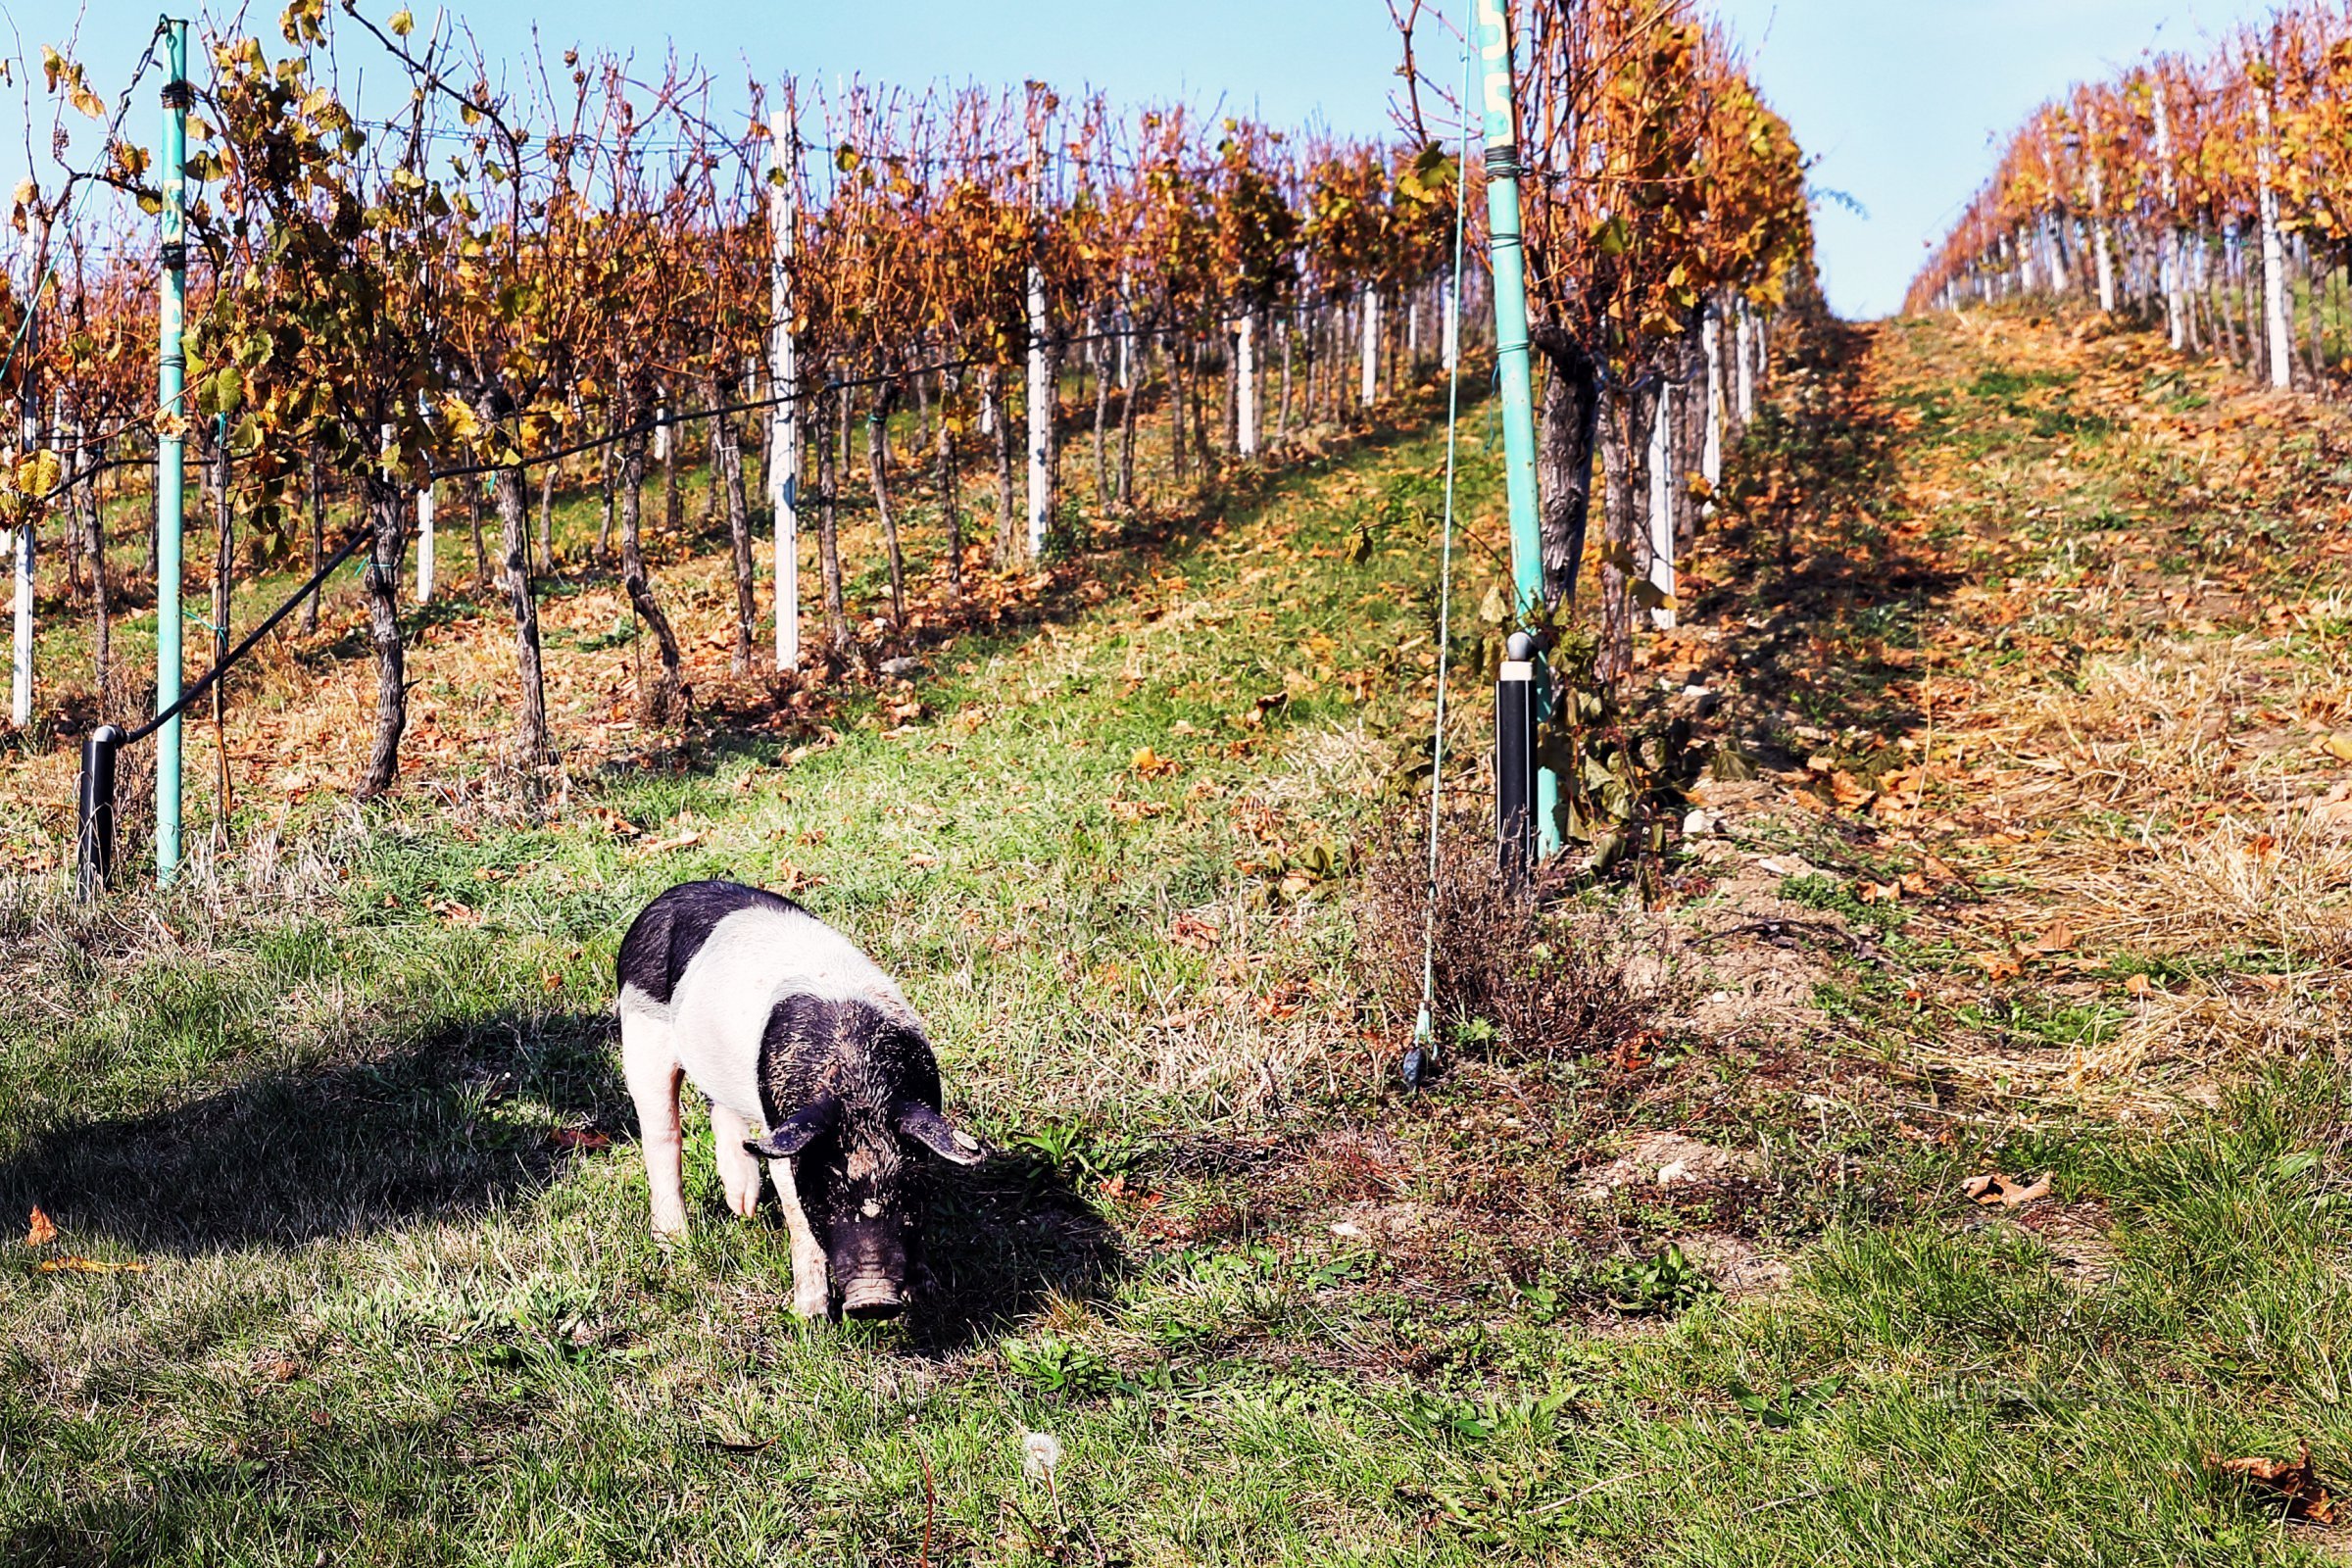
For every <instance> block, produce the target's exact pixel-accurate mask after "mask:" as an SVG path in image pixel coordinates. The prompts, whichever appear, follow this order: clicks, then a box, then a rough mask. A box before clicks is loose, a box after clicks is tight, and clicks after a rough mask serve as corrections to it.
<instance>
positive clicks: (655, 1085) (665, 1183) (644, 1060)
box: [620, 1006, 686, 1242]
mask: <svg viewBox="0 0 2352 1568" xmlns="http://www.w3.org/2000/svg"><path fill="white" fill-rule="evenodd" d="M620 1068H621V1075H622V1076H623V1077H625V1078H626V1079H627V1080H628V1084H629V1098H630V1099H631V1100H633V1101H635V1102H636V1103H637V1136H638V1140H639V1142H640V1144H641V1145H642V1147H643V1148H644V1150H645V1181H646V1186H647V1187H648V1188H649V1189H650V1191H651V1196H652V1199H653V1219H654V1235H655V1236H656V1237H657V1238H659V1239H660V1240H662V1241H664V1242H668V1241H675V1240H677V1239H679V1238H680V1237H683V1236H684V1235H685V1234H686V1192H685V1184H684V1180H683V1172H682V1171H681V1170H680V1169H679V1164H680V1160H681V1157H682V1151H683V1139H682V1137H681V1136H680V1133H679V1129H678V1083H679V1081H680V1080H681V1079H682V1078H684V1077H685V1073H684V1071H683V1069H681V1068H680V1067H679V1066H678V1056H677V1053H676V1052H674V1051H672V1050H671V1049H670V1045H669V1026H668V1025H667V1024H666V1023H664V1022H663V1021H662V1020H661V1019H659V1018H652V1017H648V1016H646V1015H645V1014H643V1013H633V1012H631V1011H630V1010H628V1008H626V1007H625V1006H624V1007H623V1008H622V1010H621V1015H620Z"/></svg>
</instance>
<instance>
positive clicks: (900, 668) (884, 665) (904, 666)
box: [877, 655, 923, 680]
mask: <svg viewBox="0 0 2352 1568" xmlns="http://www.w3.org/2000/svg"><path fill="white" fill-rule="evenodd" d="M877 667H879V668H880V670H881V671H882V673H883V674H885V675H887V676H889V677H890V678H891V679H892V680H912V679H913V678H914V677H915V676H917V675H919V674H921V673H922V672H923V662H922V661H921V660H919V659H908V658H907V657H906V656H905V655H901V656H900V657H899V658H897V659H885V660H884V661H882V662H881V664H880V665H879V666H877Z"/></svg>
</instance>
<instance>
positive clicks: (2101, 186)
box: [2082, 121, 2115, 316]
mask: <svg viewBox="0 0 2352 1568" xmlns="http://www.w3.org/2000/svg"><path fill="white" fill-rule="evenodd" d="M2083 131H2084V134H2083V137H2082V163H2083V166H2084V167H2085V168H2086V169H2088V170H2089V171H2090V243H2091V250H2092V251H2093V253H2094V254H2095V256H2096V257H2097V260H2098V268H2099V309H2100V310H2102V311H2104V312H2106V313H2107V314H2108V315H2110V316H2112V315H2114V314H2115V254H2114V252H2113V250H2112V249H2111V248H2110V247H2109V245H2108V243H2107V183H2106V181H2105V180H2104V179H2102V178H2100V176H2099V155H2098V150H2097V148H2096V147H2094V146H2093V145H2092V143H2093V142H2094V141H2095V140H2096V139H2097V133H2098V132H2097V123H2096V122H2095V121H2094V122H2092V123H2087V124H2085V125H2084V126H2083Z"/></svg>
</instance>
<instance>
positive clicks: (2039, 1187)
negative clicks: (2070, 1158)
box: [1960, 1170, 2050, 1208]
mask: <svg viewBox="0 0 2352 1568" xmlns="http://www.w3.org/2000/svg"><path fill="white" fill-rule="evenodd" d="M1960 1191H1961V1192H1962V1193H1963V1194H1965V1195H1966V1196H1967V1197H1968V1198H1969V1200H1970V1201H1974V1202H1977V1203H1982V1204H1984V1205H1985V1207H1987V1208H1989V1207H1991V1206H1992V1205H1993V1204H1996V1203H1997V1204H1999V1205H2000V1206H2002V1207H2003V1208H2023V1207H2025V1205H2026V1204H2028V1203H2032V1202H2035V1201H2039V1200H2041V1199H2044V1198H2047V1197H2049V1196H2050V1178H2049V1175H2048V1173H2047V1172H2044V1173H2043V1174H2042V1177H2041V1179H2040V1180H2039V1181H2035V1182H2023V1181H2020V1180H2018V1179H2017V1178H2016V1177H2014V1176H2012V1175H2010V1174H2009V1173H2008V1172H2006V1171H1998V1170H1994V1171H1986V1172H1985V1174H1984V1175H1982V1176H1971V1177H1970V1178H1969V1179H1968V1180H1967V1181H1965V1182H1962V1183H1961V1184H1960Z"/></svg>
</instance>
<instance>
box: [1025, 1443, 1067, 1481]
mask: <svg viewBox="0 0 2352 1568" xmlns="http://www.w3.org/2000/svg"><path fill="white" fill-rule="evenodd" d="M1060 1463H1061V1440H1060V1439H1059V1438H1056V1437H1055V1436H1054V1434H1053V1433H1051V1432H1024V1433H1022V1434H1021V1473H1022V1474H1023V1475H1025V1476H1027V1477H1028V1478H1029V1479H1030V1480H1032V1481H1051V1480H1052V1479H1054V1468H1055V1467H1056V1466H1057V1465H1059V1464H1060Z"/></svg>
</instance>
